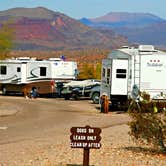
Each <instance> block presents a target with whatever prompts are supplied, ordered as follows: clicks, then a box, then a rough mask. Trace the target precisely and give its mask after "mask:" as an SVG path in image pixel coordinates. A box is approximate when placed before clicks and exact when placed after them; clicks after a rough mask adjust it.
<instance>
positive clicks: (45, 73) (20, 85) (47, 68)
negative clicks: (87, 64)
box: [0, 57, 78, 94]
mask: <svg viewBox="0 0 166 166" xmlns="http://www.w3.org/2000/svg"><path fill="white" fill-rule="evenodd" d="M77 74H78V70H77V63H76V62H73V61H64V60H62V59H60V58H50V59H47V60H39V59H36V58H30V57H19V58H11V59H6V60H1V61H0V90H1V91H2V93H3V94H7V93H9V92H13V93H17V92H18V93H19V92H21V93H22V92H23V91H24V90H25V89H26V90H28V91H29V90H30V89H31V88H32V87H35V88H37V90H38V93H39V94H52V93H54V92H55V83H56V81H67V80H74V79H76V78H77Z"/></svg>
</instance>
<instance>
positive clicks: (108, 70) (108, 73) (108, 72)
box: [107, 69, 110, 77]
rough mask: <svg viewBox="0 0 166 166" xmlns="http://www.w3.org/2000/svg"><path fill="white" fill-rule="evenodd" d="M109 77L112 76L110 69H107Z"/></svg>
mask: <svg viewBox="0 0 166 166" xmlns="http://www.w3.org/2000/svg"><path fill="white" fill-rule="evenodd" d="M107 77H110V69H107Z"/></svg>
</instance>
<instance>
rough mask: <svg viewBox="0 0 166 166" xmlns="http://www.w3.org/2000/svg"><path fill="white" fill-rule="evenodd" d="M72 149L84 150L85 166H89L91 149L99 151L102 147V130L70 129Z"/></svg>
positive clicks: (94, 128) (86, 127) (89, 128)
mask: <svg viewBox="0 0 166 166" xmlns="http://www.w3.org/2000/svg"><path fill="white" fill-rule="evenodd" d="M70 131H71V135H70V146H71V148H84V159H83V166H88V165H89V149H99V148H100V147H101V143H100V140H101V136H100V133H101V129H100V128H96V127H90V126H85V127H72V128H71V129H70Z"/></svg>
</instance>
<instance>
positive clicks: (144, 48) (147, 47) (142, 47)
mask: <svg viewBox="0 0 166 166" xmlns="http://www.w3.org/2000/svg"><path fill="white" fill-rule="evenodd" d="M138 50H139V51H145V52H146V51H154V46H152V45H140V46H139V48H138Z"/></svg>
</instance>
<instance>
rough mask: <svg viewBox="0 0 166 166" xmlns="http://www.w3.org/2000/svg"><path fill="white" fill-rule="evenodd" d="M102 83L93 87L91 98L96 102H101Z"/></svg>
mask: <svg viewBox="0 0 166 166" xmlns="http://www.w3.org/2000/svg"><path fill="white" fill-rule="evenodd" d="M100 87H101V86H100V85H96V86H95V87H93V88H92V89H91V92H90V98H91V100H92V101H93V103H94V104H99V101H100Z"/></svg>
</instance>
